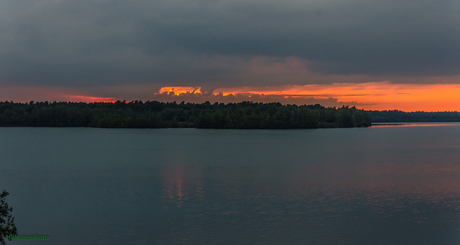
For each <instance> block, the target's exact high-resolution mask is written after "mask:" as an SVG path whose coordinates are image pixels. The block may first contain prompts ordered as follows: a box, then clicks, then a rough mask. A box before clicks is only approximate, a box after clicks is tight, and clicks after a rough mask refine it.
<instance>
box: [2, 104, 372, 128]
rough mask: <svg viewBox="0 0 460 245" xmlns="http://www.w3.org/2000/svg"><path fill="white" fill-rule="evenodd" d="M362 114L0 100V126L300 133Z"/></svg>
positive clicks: (348, 122) (358, 121) (353, 121)
mask: <svg viewBox="0 0 460 245" xmlns="http://www.w3.org/2000/svg"><path fill="white" fill-rule="evenodd" d="M370 125H371V122H370V120H369V117H368V115H367V113H366V112H365V111H364V110H359V109H356V108H355V107H348V106H343V107H340V108H335V107H329V108H326V107H324V106H321V105H319V104H316V105H301V106H297V105H282V104H281V103H253V102H241V103H229V104H223V103H214V104H211V103H209V102H205V103H202V104H194V103H185V102H181V103H179V104H178V103H176V102H172V103H164V102H158V101H147V102H142V101H131V102H127V101H117V102H115V103H102V102H100V103H83V102H78V103H77V102H52V103H50V102H37V103H35V102H33V101H31V102H29V103H14V102H8V101H6V102H0V126H32V127H96V128H215V129H302V128H337V127H368V126H370Z"/></svg>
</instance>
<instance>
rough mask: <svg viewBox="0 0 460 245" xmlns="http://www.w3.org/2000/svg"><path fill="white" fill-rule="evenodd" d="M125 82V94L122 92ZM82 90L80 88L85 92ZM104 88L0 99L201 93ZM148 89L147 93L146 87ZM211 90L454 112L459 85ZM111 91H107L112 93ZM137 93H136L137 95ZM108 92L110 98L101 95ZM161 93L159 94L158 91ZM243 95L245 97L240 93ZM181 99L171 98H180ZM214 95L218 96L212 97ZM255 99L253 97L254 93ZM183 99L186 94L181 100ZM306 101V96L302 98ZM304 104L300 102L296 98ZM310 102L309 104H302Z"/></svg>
mask: <svg viewBox="0 0 460 245" xmlns="http://www.w3.org/2000/svg"><path fill="white" fill-rule="evenodd" d="M127 87H129V89H130V93H131V95H130V97H123V96H124V95H125V91H127V89H128V88H127ZM85 91H86V92H85ZM99 91H105V94H104V95H102V94H101V93H100V92H98V91H94V90H92V88H87V89H81V88H80V89H78V90H77V89H72V88H62V87H61V88H53V87H47V88H43V87H1V86H0V101H6V100H8V101H10V100H13V101H15V102H29V101H31V100H34V101H82V102H99V101H102V102H113V101H116V100H127V101H131V100H144V101H145V100H162V99H164V98H167V96H166V97H165V96H164V95H165V94H166V93H170V92H173V93H174V94H175V95H179V94H184V93H188V94H189V95H192V96H201V95H202V97H203V99H206V98H207V97H206V96H205V94H204V93H202V91H201V88H200V87H180V86H176V87H163V88H161V89H160V90H159V91H158V87H156V88H154V87H153V86H150V85H142V86H140V85H132V86H125V87H114V86H113V87H107V88H100V89H99ZM146 91H150V92H146ZM213 93H214V95H218V94H220V95H223V96H224V97H225V96H228V95H230V94H233V95H244V96H241V97H240V98H241V99H244V100H253V101H254V102H259V101H256V100H255V99H252V96H253V95H257V94H258V95H262V94H263V95H266V96H272V98H275V99H276V98H288V97H290V98H300V99H299V100H297V101H302V98H305V99H310V101H311V98H314V99H318V100H321V99H323V100H324V99H328V98H333V99H336V100H337V101H338V102H339V103H341V104H348V103H349V104H350V105H356V107H357V108H359V109H365V110H395V109H397V110H402V111H460V84H427V85H420V84H392V83H390V82H386V81H385V82H371V83H359V84H354V83H335V84H311V85H303V86H301V85H284V86H272V87H237V88H234V87H232V88H218V89H215V90H214V91H213ZM112 94H113V96H112ZM141 94H142V95H143V96H140V95H141ZM107 95H109V96H110V97H107ZM160 95H162V96H160ZM245 96H246V97H245ZM182 98H186V97H180V96H178V97H175V98H172V99H174V100H177V101H182V100H181V99H182ZM215 98H219V97H218V96H215ZM220 98H222V97H220ZM254 98H256V97H254ZM185 100H186V99H185ZM305 101H307V100H305ZM300 104H305V103H303V102H302V103H300ZM307 104H311V103H309V102H308V103H307Z"/></svg>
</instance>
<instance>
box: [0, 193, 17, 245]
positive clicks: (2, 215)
mask: <svg viewBox="0 0 460 245" xmlns="http://www.w3.org/2000/svg"><path fill="white" fill-rule="evenodd" d="M8 194H9V193H8V192H6V191H5V190H4V191H3V192H2V194H0V244H2V245H6V244H5V238H6V236H14V235H17V234H18V233H17V229H16V225H15V224H14V218H13V216H12V215H11V212H13V208H12V207H9V206H8V204H7V203H6V201H5V197H6V196H8ZM10 240H11V239H10Z"/></svg>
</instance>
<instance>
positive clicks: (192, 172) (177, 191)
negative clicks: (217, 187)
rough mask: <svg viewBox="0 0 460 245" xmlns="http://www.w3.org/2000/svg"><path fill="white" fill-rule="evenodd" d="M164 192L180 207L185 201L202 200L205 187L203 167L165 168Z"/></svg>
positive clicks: (180, 166)
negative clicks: (203, 184) (202, 173)
mask: <svg viewBox="0 0 460 245" xmlns="http://www.w3.org/2000/svg"><path fill="white" fill-rule="evenodd" d="M163 173H164V176H163V185H164V188H163V192H164V195H165V196H166V197H167V198H169V199H170V200H171V201H174V202H176V205H177V206H178V207H180V206H181V203H182V201H183V200H186V199H190V198H201V195H202V191H203V187H202V181H201V167H193V168H192V167H190V166H182V165H179V166H169V165H165V166H163Z"/></svg>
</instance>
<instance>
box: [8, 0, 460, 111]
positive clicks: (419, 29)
mask: <svg viewBox="0 0 460 245" xmlns="http://www.w3.org/2000/svg"><path fill="white" fill-rule="evenodd" d="M458 13H460V1H458V0H439V1H427V0H417V1H415V0H386V1H377V0H349V1H344V0H302V1H300V0H285V1H279V0H278V1H273V0H263V1H262V0H244V1H243V0H231V1H230V0H221V1H219V0H212V1H211V0H155V1H152V0H149V1H147V0H133V1H124V0H123V1H122V0H91V1H89V0H79V1H70V0H0V101H5V100H8V101H10V100H12V101H15V102H28V101H30V100H34V101H45V100H47V101H87V102H94V101H107V102H108V101H115V100H128V101H131V100H143V101H146V100H160V101H178V102H179V101H190V102H198V103H199V102H204V101H211V102H216V101H217V102H224V103H229V102H238V101H243V100H251V101H257V102H272V101H279V102H282V103H285V104H289V103H290V104H293V103H294V104H316V103H320V104H323V105H325V106H342V105H350V106H356V107H357V108H362V109H370V110H393V109H399V110H405V111H418V110H424V111H460V99H458V98H460V69H459V68H460V25H459V23H460V15H459V14H458ZM457 97H458V98H457Z"/></svg>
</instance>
